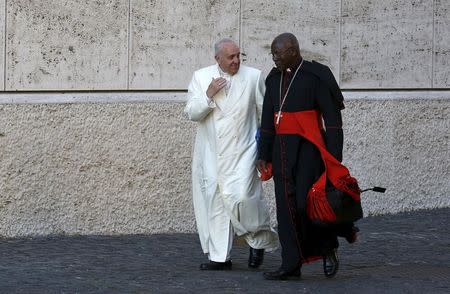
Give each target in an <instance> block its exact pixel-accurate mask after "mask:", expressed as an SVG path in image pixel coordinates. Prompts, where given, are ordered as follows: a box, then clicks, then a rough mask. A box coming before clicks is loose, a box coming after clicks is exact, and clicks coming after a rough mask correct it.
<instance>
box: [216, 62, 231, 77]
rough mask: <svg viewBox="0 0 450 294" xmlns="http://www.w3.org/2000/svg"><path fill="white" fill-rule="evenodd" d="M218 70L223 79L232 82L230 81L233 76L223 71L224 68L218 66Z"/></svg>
mask: <svg viewBox="0 0 450 294" xmlns="http://www.w3.org/2000/svg"><path fill="white" fill-rule="evenodd" d="M217 68H218V69H219V74H220V76H221V77H222V78H225V79H227V80H230V79H231V77H232V75H230V74H229V73H226V72H224V71H223V70H222V68H220V66H219V65H217Z"/></svg>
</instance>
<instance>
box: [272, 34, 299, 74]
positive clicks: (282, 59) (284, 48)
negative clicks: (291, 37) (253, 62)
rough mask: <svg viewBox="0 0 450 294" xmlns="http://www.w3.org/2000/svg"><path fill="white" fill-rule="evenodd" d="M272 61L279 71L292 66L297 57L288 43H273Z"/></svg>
mask: <svg viewBox="0 0 450 294" xmlns="http://www.w3.org/2000/svg"><path fill="white" fill-rule="evenodd" d="M271 51H272V60H273V62H274V63H275V65H276V67H277V68H278V69H279V70H280V71H284V70H286V69H287V68H290V67H292V66H294V65H295V64H296V62H297V60H298V55H297V54H296V51H295V50H294V48H293V47H292V44H291V43H290V42H288V41H282V40H281V41H274V42H273V43H272V46H271Z"/></svg>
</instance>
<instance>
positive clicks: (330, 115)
mask: <svg viewBox="0 0 450 294" xmlns="http://www.w3.org/2000/svg"><path fill="white" fill-rule="evenodd" d="M316 101H317V104H318V105H319V108H320V111H321V112H322V116H323V120H324V123H325V143H326V145H327V150H328V152H330V153H331V154H332V155H333V156H334V157H335V158H336V159H337V160H339V161H342V148H343V143H344V134H343V131H342V116H341V111H340V106H339V105H337V103H336V102H335V101H334V99H333V97H332V94H331V92H330V89H329V86H328V85H327V84H326V83H324V82H319V84H318V86H317V88H316Z"/></svg>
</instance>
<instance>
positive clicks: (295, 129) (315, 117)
mask: <svg viewBox="0 0 450 294" xmlns="http://www.w3.org/2000/svg"><path fill="white" fill-rule="evenodd" d="M275 115H276V114H274V116H275ZM275 119H276V118H275ZM321 128H322V117H321V115H320V112H318V111H317V110H307V111H299V112H283V113H282V117H281V120H280V123H279V124H278V125H275V130H276V133H277V134H297V135H300V136H302V137H303V138H305V139H306V140H308V141H309V142H311V143H313V144H314V145H315V146H316V147H317V148H318V149H319V151H320V155H321V157H322V160H323V162H324V164H325V171H324V173H323V174H322V175H321V176H320V178H319V179H318V180H317V181H316V182H315V183H314V184H313V186H312V187H311V189H310V190H309V192H308V195H307V207H306V211H307V213H308V216H309V217H310V218H311V219H320V220H322V221H324V222H331V223H332V222H334V221H335V220H336V215H335V213H334V211H333V209H332V208H331V207H330V204H329V203H328V200H327V197H326V191H325V185H326V181H327V179H328V180H329V181H330V182H331V183H332V184H333V186H334V187H335V188H336V189H338V190H340V191H342V192H344V193H346V194H348V195H350V196H351V197H352V198H353V199H354V200H355V201H358V202H359V201H361V198H360V189H359V187H358V182H357V181H356V179H355V178H353V177H352V176H351V175H350V173H349V171H348V169H347V168H346V167H345V166H344V165H342V164H341V163H340V162H339V161H338V160H337V159H336V158H334V156H333V155H331V154H330V153H329V152H328V150H327V149H326V145H325V141H324V139H323V137H322V133H321Z"/></svg>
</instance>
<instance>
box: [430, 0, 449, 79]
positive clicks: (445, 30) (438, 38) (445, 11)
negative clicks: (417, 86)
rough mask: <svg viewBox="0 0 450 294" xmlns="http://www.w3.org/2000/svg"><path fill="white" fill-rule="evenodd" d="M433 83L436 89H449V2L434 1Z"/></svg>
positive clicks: (444, 0)
mask: <svg viewBox="0 0 450 294" xmlns="http://www.w3.org/2000/svg"><path fill="white" fill-rule="evenodd" d="M434 11H435V22H436V25H435V28H434V34H435V50H434V58H435V59H434V62H433V64H434V65H435V68H434V71H433V73H434V80H433V81H434V83H433V86H434V87H436V88H439V87H440V88H449V87H450V70H449V68H450V1H448V0H435V10H434Z"/></svg>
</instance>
